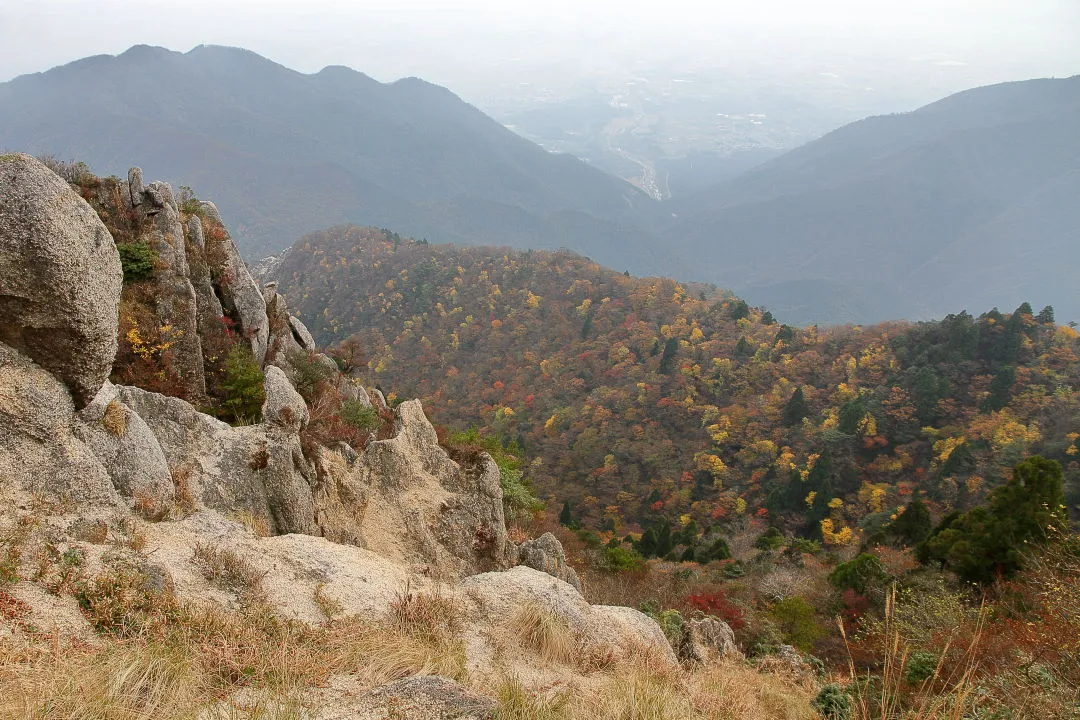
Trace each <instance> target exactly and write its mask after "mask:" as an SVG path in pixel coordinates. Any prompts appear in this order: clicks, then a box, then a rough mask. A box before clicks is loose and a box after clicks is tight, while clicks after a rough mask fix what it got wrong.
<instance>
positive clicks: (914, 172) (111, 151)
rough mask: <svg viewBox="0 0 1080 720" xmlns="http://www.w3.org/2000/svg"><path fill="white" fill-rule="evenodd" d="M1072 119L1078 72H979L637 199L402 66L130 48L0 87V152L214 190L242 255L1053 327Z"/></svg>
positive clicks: (1061, 308)
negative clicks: (723, 173)
mask: <svg viewBox="0 0 1080 720" xmlns="http://www.w3.org/2000/svg"><path fill="white" fill-rule="evenodd" d="M1078 111H1080V76H1078V77H1073V78H1069V79H1063V80H1031V81H1026V82H1018V83H1007V84H1002V85H994V86H988V87H984V88H978V89H975V90H971V91H967V92H963V93H959V94H956V95H953V96H950V97H948V98H946V99H944V100H941V101H939V102H936V103H933V104H931V105H927V106H925V107H923V108H921V109H919V110H916V111H914V112H911V113H906V114H901V115H891V116H882V117H873V118H868V119H866V120H862V121H860V122H856V123H853V124H851V125H847V126H845V127H843V128H840V129H839V130H836V131H834V132H832V133H830V134H828V135H826V136H825V137H823V138H821V139H819V140H816V141H814V142H811V143H808V144H807V145H804V146H802V147H800V148H797V149H795V150H793V151H790V152H788V153H785V154H783V155H781V156H780V157H778V158H775V159H772V160H771V161H769V162H766V163H765V164H763V165H760V166H757V167H754V168H751V169H749V170H748V171H746V172H743V173H742V174H739V175H737V176H736V177H734V178H730V179H727V180H725V181H724V182H722V183H720V184H717V185H713V186H710V187H707V188H705V189H702V190H699V191H697V192H694V193H686V194H683V195H682V196H677V197H675V198H673V199H672V200H670V201H666V202H663V203H660V202H656V201H654V200H652V199H651V198H650V197H648V196H647V195H646V194H645V193H643V192H642V191H640V190H638V189H637V188H635V187H633V186H632V185H630V184H629V183H626V182H624V181H622V180H620V179H618V178H615V177H613V176H610V175H607V174H605V173H604V172H602V171H600V170H598V169H596V168H593V167H591V166H589V165H587V164H586V163H584V162H581V161H580V160H577V159H576V158H573V157H571V156H568V155H559V154H553V153H549V152H546V151H544V150H543V149H542V148H540V147H539V146H538V145H535V144H533V143H531V142H529V141H527V140H525V139H523V138H521V137H519V136H518V135H515V134H514V133H513V132H511V131H509V130H507V129H506V128H505V127H503V126H502V125H500V124H499V123H497V122H496V121H494V120H492V119H491V118H488V117H487V116H485V115H484V114H483V113H481V112H480V111H478V110H477V109H476V108H474V107H472V106H471V105H468V104H467V103H465V102H463V101H462V100H460V99H459V98H458V97H457V96H455V95H454V94H453V93H451V92H450V91H448V90H445V89H443V88H440V87H437V86H434V85H431V84H428V83H425V82H423V81H421V80H417V79H414V78H411V79H406V80H400V81H398V82H395V83H390V84H382V83H379V82H376V81H375V80H373V79H371V78H369V77H367V76H366V75H363V74H362V73H359V72H356V71H353V70H349V69H347V68H343V67H329V68H326V69H324V70H322V71H321V72H318V73H315V74H313V75H304V74H301V73H297V72H294V71H292V70H289V69H287V68H285V67H282V66H280V65H277V64H275V63H273V62H271V61H269V60H266V59H265V58H262V57H259V56H258V55H255V54H253V53H250V52H247V51H243V50H238V49H232V48H222V47H212V46H200V47H198V48H195V49H194V50H192V51H190V52H187V53H178V52H172V51H168V50H164V49H161V48H152V47H146V46H137V47H134V48H132V49H131V50H129V51H127V52H125V53H123V54H122V55H119V56H115V57H113V56H97V57H92V58H86V59H84V60H80V61H77V62H74V63H71V64H69V65H66V66H63V67H60V68H55V69H53V70H50V71H48V72H45V73H39V74H34V75H27V76H22V77H20V78H17V79H15V80H13V81H11V82H8V83H4V84H0V149H9V150H21V151H25V152H31V153H44V154H52V155H55V156H57V157H58V158H60V159H79V160H84V161H86V162H88V163H89V164H90V165H91V167H92V168H93V169H94V170H95V171H96V172H98V173H99V174H108V173H117V174H122V173H124V172H126V170H127V165H128V164H129V163H130V162H131V160H132V159H133V158H136V159H138V162H139V163H140V164H141V165H142V166H143V168H144V170H146V172H147V175H148V176H151V177H164V178H168V179H171V180H173V181H175V182H178V183H179V182H183V183H187V184H190V185H192V187H193V188H194V189H195V190H196V192H197V193H198V194H199V195H200V196H201V197H209V198H212V199H214V200H215V201H216V202H217V203H218V205H219V206H220V208H221V209H222V211H223V213H224V215H225V217H226V218H227V219H228V220H229V221H230V223H231V224H232V225H233V227H234V228H236V235H237V240H238V243H239V244H240V246H241V248H242V250H243V252H244V253H245V254H246V255H247V257H248V258H249V259H258V258H259V257H261V256H263V255H266V254H269V253H271V252H276V251H279V250H281V249H283V248H285V247H288V246H289V245H290V244H291V243H292V242H294V241H295V240H297V239H298V238H300V237H301V236H302V235H303V234H304V233H306V232H308V231H311V230H313V229H316V228H322V227H327V226H330V225H334V224H338V223H342V222H357V223H362V224H365V225H375V226H382V227H388V228H392V229H394V230H396V231H398V232H401V233H403V234H406V235H412V236H415V237H426V238H429V239H430V240H431V241H433V242H436V241H438V242H456V243H465V244H497V245H510V246H514V247H519V248H527V247H535V248H555V247H561V246H565V247H569V248H571V249H574V250H576V251H578V252H581V253H584V254H586V255H589V256H591V257H593V258H594V259H596V260H598V261H600V262H602V263H604V264H607V265H610V266H612V267H614V268H616V269H618V270H623V269H628V270H630V271H631V272H634V273H638V274H666V275H671V276H674V277H677V278H680V279H685V280H698V281H705V282H711V283H716V284H718V285H721V286H724V287H728V288H730V289H732V290H734V291H735V292H737V293H739V294H740V295H741V296H743V297H746V298H747V300H749V301H750V302H751V303H755V304H759V305H766V306H768V307H770V308H771V309H773V310H774V312H775V314H776V315H777V316H778V317H780V318H781V319H783V320H785V321H787V322H792V323H806V322H872V321H876V320H883V319H891V318H904V317H906V318H923V317H931V316H941V315H944V314H946V313H949V312H957V311H959V310H961V309H965V308H966V309H972V310H981V309H985V308H987V307H991V306H995V305H997V306H1000V307H1002V308H1006V309H1008V308H1013V307H1016V306H1017V305H1018V304H1019V303H1020V302H1022V301H1024V300H1029V301H1030V302H1031V303H1032V304H1033V305H1036V306H1039V307H1041V306H1042V305H1045V304H1052V305H1054V306H1055V308H1056V309H1057V310H1058V317H1059V319H1063V320H1069V319H1080V293H1077V292H1076V291H1075V289H1074V285H1075V277H1076V275H1077V272H1078V271H1080V203H1077V202H1076V199H1077V198H1078V197H1080V131H1078V129H1077V122H1076V118H1077V117H1078V116H1080V112H1078ZM748 164H750V163H748ZM687 189H688V190H689V188H687Z"/></svg>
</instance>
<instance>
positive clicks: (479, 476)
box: [315, 400, 512, 579]
mask: <svg viewBox="0 0 1080 720" xmlns="http://www.w3.org/2000/svg"><path fill="white" fill-rule="evenodd" d="M318 467H319V474H318V477H319V480H318V484H317V486H316V491H315V504H316V508H317V510H316V512H317V518H318V523H319V527H320V528H321V530H322V533H323V534H324V535H325V536H326V537H328V538H331V539H334V540H338V541H341V542H353V543H358V544H360V545H362V546H363V547H367V548H370V549H372V550H374V551H376V552H378V553H380V554H381V555H384V556H386V557H390V558H393V559H395V560H396V561H398V562H401V563H405V564H419V565H424V566H427V568H428V570H429V572H431V573H433V574H437V575H440V576H443V577H446V578H455V579H456V578H458V577H461V576H464V575H469V574H472V573H476V572H481V571H484V570H491V569H495V568H498V569H501V568H505V567H508V566H509V564H510V560H511V558H510V552H511V549H512V544H511V543H509V542H508V541H507V538H506V527H505V520H504V516H503V507H502V488H501V487H500V486H499V481H498V478H499V476H498V468H497V467H496V466H495V464H494V463H493V462H489V463H486V464H482V465H479V466H476V467H465V468H462V467H460V466H459V465H458V464H457V463H455V462H454V461H453V460H451V459H450V456H449V455H447V453H446V451H445V450H444V449H443V448H441V447H440V446H439V444H438V437H437V436H436V434H435V429H434V428H433V427H432V426H431V423H430V422H428V420H427V418H426V417H425V416H424V412H423V408H422V407H421V405H420V402H419V401H417V400H411V401H408V402H404V403H402V404H401V405H399V406H398V408H397V419H396V422H395V431H394V436H393V437H391V438H389V439H387V440H374V441H372V442H369V443H368V444H367V446H366V447H365V448H364V451H363V452H362V453H360V455H359V458H358V459H356V460H354V461H353V462H351V463H350V462H349V461H348V459H347V457H346V456H345V455H344V454H343V453H341V452H339V451H330V450H326V451H324V452H323V453H322V454H321V455H320V458H319V460H318Z"/></svg>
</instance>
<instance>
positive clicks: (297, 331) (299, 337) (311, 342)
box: [289, 315, 337, 369]
mask: <svg viewBox="0 0 1080 720" xmlns="http://www.w3.org/2000/svg"><path fill="white" fill-rule="evenodd" d="M289 328H290V329H291V330H292V334H293V337H294V338H295V339H296V342H297V343H299V344H300V347H301V348H303V349H304V350H314V349H315V338H313V337H312V336H311V332H309V331H308V329H307V326H306V325H304V323H302V322H300V318H298V317H296V316H294V315H290V316H289ZM331 362H333V361H332V360H331ZM334 368H335V369H337V365H336V364H335V365H334Z"/></svg>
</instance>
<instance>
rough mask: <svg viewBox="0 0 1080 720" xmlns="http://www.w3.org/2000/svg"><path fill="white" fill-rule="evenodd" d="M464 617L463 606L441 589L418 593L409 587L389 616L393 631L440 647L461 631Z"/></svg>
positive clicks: (398, 598)
mask: <svg viewBox="0 0 1080 720" xmlns="http://www.w3.org/2000/svg"><path fill="white" fill-rule="evenodd" d="M462 614H463V610H462V608H461V606H459V605H458V604H457V603H456V602H455V601H454V600H453V599H451V598H448V597H446V596H445V595H443V594H442V590H441V589H440V588H438V587H436V588H435V590H434V591H433V592H430V593H418V592H413V591H412V586H411V585H409V584H406V585H405V588H404V589H403V590H400V591H398V593H397V597H396V598H394V599H393V600H392V601H391V602H390V611H389V613H388V615H389V622H390V625H391V627H392V628H393V629H395V630H397V631H398V632H399V633H401V634H403V635H410V636H412V637H415V638H417V639H419V640H425V641H430V642H436V643H437V642H441V641H443V640H445V639H447V638H451V637H455V636H456V635H457V634H458V633H459V632H460V631H461V623H462Z"/></svg>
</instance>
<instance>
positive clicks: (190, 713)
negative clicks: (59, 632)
mask: <svg viewBox="0 0 1080 720" xmlns="http://www.w3.org/2000/svg"><path fill="white" fill-rule="evenodd" d="M3 670H4V675H3V679H4V682H3V685H4V692H3V693H0V718H3V719H4V720H8V719H10V720H16V718H18V719H20V720H21V719H24V718H27V719H28V718H80V719H81V718H87V719H89V718H109V720H159V719H160V718H194V717H196V716H197V702H196V701H197V700H198V699H199V689H200V688H199V680H198V674H197V670H196V668H195V667H194V666H193V663H192V659H191V657H190V656H189V655H188V654H187V653H186V652H185V650H184V649H183V648H179V647H172V648H170V647H166V646H162V645H143V644H125V643H120V644H116V645H112V646H110V647H109V648H108V649H106V650H104V651H101V652H96V653H78V654H77V653H72V652H64V653H63V654H60V655H57V656H54V657H53V658H50V659H49V660H43V661H39V662H36V663H32V664H22V665H15V666H14V667H12V666H10V665H9V666H8V667H5V668H3Z"/></svg>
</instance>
